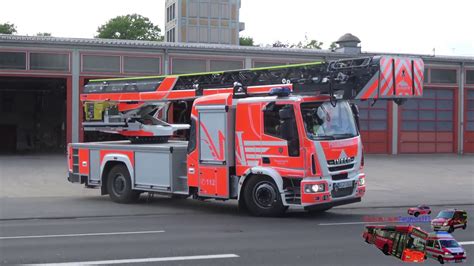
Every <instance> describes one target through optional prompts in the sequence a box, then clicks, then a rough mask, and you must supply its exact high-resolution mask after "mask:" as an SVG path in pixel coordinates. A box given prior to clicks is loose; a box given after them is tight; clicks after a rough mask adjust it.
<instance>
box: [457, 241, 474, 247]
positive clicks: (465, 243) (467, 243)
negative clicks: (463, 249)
mask: <svg viewBox="0 0 474 266" xmlns="http://www.w3.org/2000/svg"><path fill="white" fill-rule="evenodd" d="M458 243H459V245H464V246H466V245H474V241H464V242H458Z"/></svg>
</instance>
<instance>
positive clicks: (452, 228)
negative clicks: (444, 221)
mask: <svg viewBox="0 0 474 266" xmlns="http://www.w3.org/2000/svg"><path fill="white" fill-rule="evenodd" d="M452 232H454V226H452V225H451V226H450V227H449V229H448V233H452Z"/></svg>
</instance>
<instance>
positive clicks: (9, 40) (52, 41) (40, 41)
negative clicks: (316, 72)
mask: <svg viewBox="0 0 474 266" xmlns="http://www.w3.org/2000/svg"><path fill="white" fill-rule="evenodd" d="M3 45H5V46H7V45H10V46H13V45H14V46H16V47H18V46H54V47H62V48H70V49H81V48H83V49H86V48H89V49H90V48H94V49H104V50H105V49H117V48H118V49H120V48H124V49H125V48H127V49H161V50H171V51H183V52H184V51H186V52H187V53H192V52H197V51H202V52H221V53H226V52H231V53H235V54H261V55H280V56H281V55H294V56H305V55H306V56H312V57H321V58H347V57H348V56H354V55H347V54H344V53H337V52H333V51H330V50H318V49H299V48H276V47H258V46H238V45H223V44H203V43H170V42H157V41H136V40H118V39H98V38H65V37H47V36H21V35H9V34H0V47H1V46H3ZM377 54H385V55H403V56H420V57H422V58H423V59H424V60H429V61H440V62H451V63H454V62H457V63H460V62H465V63H470V64H473V63H474V57H471V56H444V55H436V56H433V55H427V54H398V53H389V52H381V53H379V52H362V53H360V54H357V55H356V56H359V55H360V56H368V55H377Z"/></svg>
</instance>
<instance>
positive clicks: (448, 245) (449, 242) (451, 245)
mask: <svg viewBox="0 0 474 266" xmlns="http://www.w3.org/2000/svg"><path fill="white" fill-rule="evenodd" d="M439 242H440V243H441V246H442V247H443V248H458V247H459V244H458V242H456V241H455V240H452V239H450V240H440V241H439Z"/></svg>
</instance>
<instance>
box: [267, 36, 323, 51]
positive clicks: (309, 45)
mask: <svg viewBox="0 0 474 266" xmlns="http://www.w3.org/2000/svg"><path fill="white" fill-rule="evenodd" d="M322 46H323V42H320V41H317V40H309V39H308V38H305V40H304V41H300V42H298V43H293V44H289V43H287V42H281V41H276V42H274V43H273V44H272V47H278V48H299V49H319V50H320V49H322Z"/></svg>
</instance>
